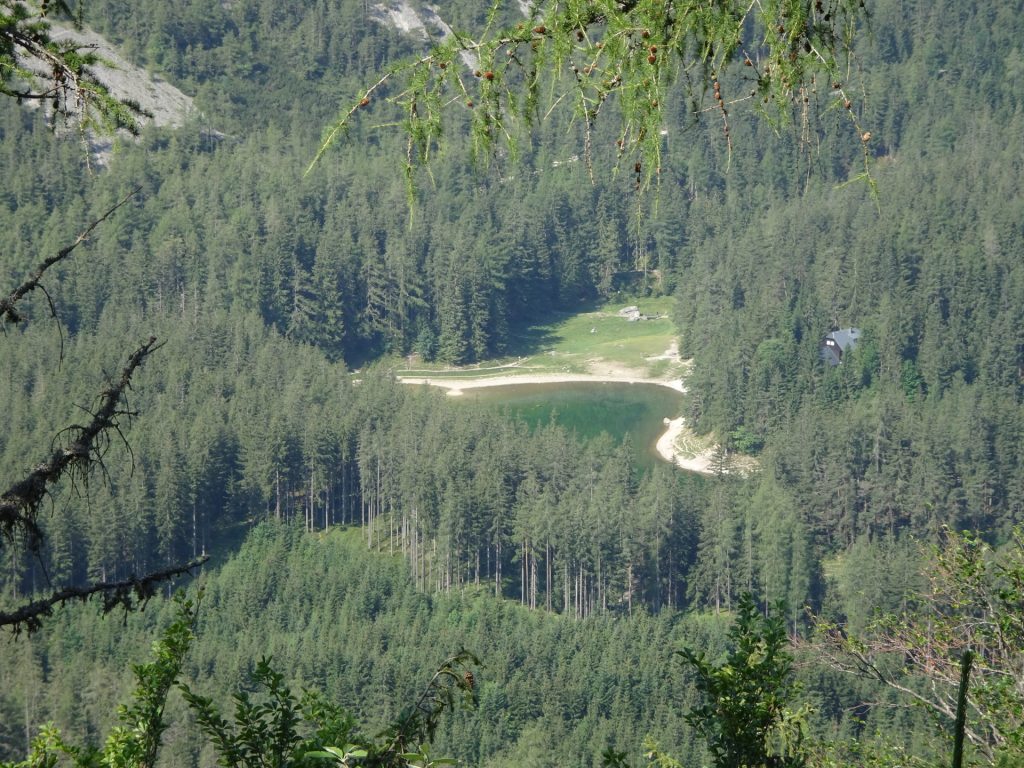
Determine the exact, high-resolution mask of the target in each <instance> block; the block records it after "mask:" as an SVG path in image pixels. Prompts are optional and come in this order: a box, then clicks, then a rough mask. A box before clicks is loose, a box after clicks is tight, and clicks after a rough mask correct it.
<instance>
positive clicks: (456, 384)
mask: <svg viewBox="0 0 1024 768" xmlns="http://www.w3.org/2000/svg"><path fill="white" fill-rule="evenodd" d="M398 380H399V381H400V382H402V383H403V384H428V385H430V386H432V387H441V388H442V389H446V390H448V395H449V396H452V397H457V396H459V395H461V394H462V393H463V392H464V391H465V390H467V389H479V388H480V387H506V386H509V385H510V384H571V383H573V382H577V381H584V382H585V381H593V382H607V383H612V384H654V385H656V386H659V387H668V388H669V389H674V390H675V391H676V392H685V391H686V388H685V387H684V386H683V380H682V379H673V380H669V381H666V380H665V379H645V378H642V377H634V376H629V375H628V374H621V373H616V374H610V373H609V374H600V373H524V374H505V375H499V376H481V377H480V378H459V379H454V378H449V377H443V376H399V377H398Z"/></svg>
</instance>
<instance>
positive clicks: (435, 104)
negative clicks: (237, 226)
mask: <svg viewBox="0 0 1024 768" xmlns="http://www.w3.org/2000/svg"><path fill="white" fill-rule="evenodd" d="M509 4H510V3H509V2H508V0H506V1H505V2H502V0H496V2H495V3H494V5H493V6H492V8H491V11H490V14H489V16H488V20H487V23H486V25H485V26H484V28H483V29H482V30H481V31H479V32H478V33H476V34H462V33H457V32H453V33H452V34H451V35H450V36H449V37H448V38H447V39H446V40H445V41H444V42H442V43H441V44H439V45H437V46H436V47H434V48H433V49H432V50H430V51H429V52H428V53H427V54H425V55H423V56H421V57H418V58H415V59H413V60H409V61H405V62H402V63H399V64H397V65H395V66H393V67H391V68H390V69H388V70H387V71H386V72H384V73H382V75H381V76H380V78H379V79H378V80H377V81H376V82H374V83H373V84H372V85H370V86H369V87H368V88H367V89H366V90H365V91H363V92H362V93H359V94H358V96H357V98H355V99H354V100H353V102H352V103H351V104H350V106H349V107H348V108H347V109H346V110H345V111H343V112H342V114H341V115H340V116H339V117H338V119H337V120H336V122H335V123H334V124H333V125H332V126H330V128H329V130H328V132H327V134H326V137H325V139H324V141H323V144H322V146H321V149H320V152H319V153H318V154H317V156H316V159H315V160H314V161H313V163H314V164H315V163H316V162H317V160H319V159H320V157H321V156H322V155H323V153H324V152H325V151H326V150H327V149H328V148H329V147H330V146H331V145H332V144H334V143H335V142H336V141H337V140H338V138H339V137H340V136H342V135H343V134H344V132H345V130H346V129H347V128H348V127H349V126H351V125H352V123H353V121H354V120H355V119H356V118H357V117H358V116H360V114H361V113H363V112H366V113H367V114H370V113H371V112H372V114H373V117H374V119H377V118H380V117H381V115H387V114H388V109H390V110H393V111H397V112H395V114H393V115H391V116H390V117H393V118H394V121H393V123H392V124H395V125H401V126H402V128H404V130H405V132H406V134H407V136H408V144H407V157H406V172H407V174H408V175H409V177H410V180H411V178H412V175H413V173H414V171H415V169H416V168H417V167H419V166H422V165H424V164H426V163H427V162H428V161H429V159H430V157H431V155H432V153H433V152H434V151H435V150H436V149H437V147H438V146H439V140H440V139H441V137H442V133H443V129H444V126H445V125H446V124H447V123H449V122H452V118H453V110H463V111H464V110H469V113H470V115H471V120H470V124H471V132H472V137H473V149H474V153H475V154H476V155H477V156H478V157H479V156H484V157H486V156H489V155H490V154H491V153H493V152H494V150H495V149H496V148H497V147H498V146H501V145H506V146H507V147H508V148H509V149H510V150H512V151H513V152H514V151H515V145H516V135H517V133H518V132H519V131H520V130H521V129H522V128H523V127H526V128H527V129H529V127H530V126H531V125H532V124H533V123H534V121H536V120H538V119H542V118H543V117H545V116H546V115H548V114H550V113H551V112H552V111H554V110H556V109H560V108H571V109H572V110H573V115H574V117H575V118H576V119H578V120H579V121H580V122H581V124H582V126H583V130H584V143H585V145H586V146H585V147H584V150H585V152H586V157H587V160H588V162H589V161H590V160H591V154H590V149H591V147H590V141H591V128H592V127H593V125H594V123H595V121H596V120H598V119H599V118H600V117H601V114H602V112H603V111H605V110H606V108H607V105H609V104H611V103H616V104H617V110H616V111H617V117H616V118H615V119H617V120H618V121H619V128H618V136H617V139H616V148H617V155H618V158H619V159H620V161H621V160H622V159H623V158H628V165H629V167H630V168H631V170H633V171H635V172H636V174H637V180H638V184H639V183H640V182H641V179H642V182H643V183H644V184H647V183H649V182H650V180H651V178H652V176H653V175H654V174H656V173H657V171H658V169H659V168H660V165H661V156H660V153H661V143H662V142H661V141H660V132H661V131H662V129H663V125H664V121H665V120H666V112H665V105H666V103H667V101H666V99H667V98H668V97H674V98H678V97H679V96H680V95H681V96H683V97H684V98H685V99H686V100H687V102H688V103H689V104H690V105H691V110H692V112H693V114H694V116H695V118H699V117H700V116H702V115H703V116H704V117H705V118H706V117H709V116H713V117H714V119H716V120H718V121H720V123H721V125H722V136H723V140H724V141H725V142H726V144H727V145H729V146H731V138H730V131H729V115H730V111H731V110H733V109H741V108H743V109H750V110H753V111H756V112H758V113H760V114H762V115H763V116H765V117H766V118H767V119H769V120H773V121H775V120H786V119H789V117H791V116H792V115H793V114H794V112H799V111H800V110H802V109H804V105H806V104H807V103H808V101H809V99H810V97H811V95H812V93H813V94H814V96H815V98H816V99H821V98H822V94H824V98H825V99H826V101H827V104H828V106H830V107H835V108H837V109H841V110H844V111H845V112H846V113H847V114H848V115H849V116H850V119H851V120H852V123H853V126H854V129H855V130H856V135H857V136H859V137H863V136H864V135H867V134H865V133H863V132H862V131H861V129H860V126H859V125H858V124H857V117H856V114H855V112H854V110H853V109H852V103H851V98H850V96H849V95H848V93H847V88H848V77H847V74H848V73H849V72H850V69H851V56H852V49H853V44H854V41H855V39H856V37H857V35H858V32H859V30H861V29H862V27H863V23H864V22H865V21H866V20H867V18H868V14H867V11H866V9H865V8H864V5H863V0H741V1H738V2H737V1H736V0H710V1H709V0H633V1H628V0H626V1H624V0H546V1H539V0H538V1H537V2H534V3H532V4H530V5H529V7H528V8H527V7H525V4H517V5H519V6H520V8H519V10H524V11H525V18H523V20H521V21H518V22H515V23H513V24H511V25H509V26H501V25H500V24H499V23H498V22H497V20H498V18H499V17H500V16H501V15H502V14H503V13H504V14H505V15H506V17H507V15H508V13H509V10H510V9H509V7H508V6H509ZM512 10H516V9H512ZM726 83H728V85H727V84H726ZM737 83H741V84H742V88H741V89H739V90H738V91H737V90H736V84H737ZM730 90H733V91H735V92H729V91H730ZM375 100H376V101H377V102H383V103H384V104H386V105H387V107H386V108H385V109H379V108H375V109H373V110H369V111H367V110H366V109H365V108H367V107H369V106H370V105H371V104H374V102H375ZM374 106H375V107H377V105H376V104H374ZM385 119H386V120H388V119H389V118H385ZM868 138H870V136H868ZM867 140H868V139H863V141H864V142H865V143H866V142H867ZM311 167H312V164H311ZM410 183H411V181H410Z"/></svg>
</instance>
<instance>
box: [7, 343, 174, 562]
mask: <svg viewBox="0 0 1024 768" xmlns="http://www.w3.org/2000/svg"><path fill="white" fill-rule="evenodd" d="M157 349H159V345H157V343H156V337H155V336H152V337H150V339H149V341H147V342H146V343H145V344H143V345H142V346H140V347H139V348H138V349H136V350H135V351H134V352H132V354H131V355H129V357H128V362H127V363H126V364H125V366H124V368H123V369H122V371H121V376H120V378H119V379H118V380H117V381H115V382H112V383H111V384H110V386H108V387H107V388H106V389H104V390H103V391H102V392H101V393H100V398H99V399H100V403H99V407H98V408H97V409H96V411H95V413H93V414H92V418H91V420H90V421H89V422H88V423H87V424H85V425H84V426H82V425H74V426H71V427H68V428H67V430H66V431H67V432H68V434H69V437H68V439H67V441H66V443H65V444H64V445H61V446H58V447H57V448H55V449H54V450H53V452H52V453H51V454H50V458H49V459H47V460H46V461H45V462H43V463H42V464H40V465H38V466H37V467H36V468H35V469H33V470H32V471H31V472H30V473H29V474H28V476H27V477H25V478H23V479H22V480H19V481H18V482H16V483H14V484H13V485H12V486H11V487H10V488H8V489H7V491H5V492H4V493H3V495H0V533H2V534H3V535H4V536H5V537H6V538H7V539H8V540H14V538H15V537H16V536H19V535H20V536H22V537H23V539H24V541H25V543H26V544H27V546H28V547H29V549H30V550H38V548H39V547H40V545H41V544H42V539H43V535H42V531H41V530H40V529H39V526H38V525H37V524H36V516H37V514H38V512H39V508H40V506H41V504H42V502H43V499H44V498H45V497H46V494H47V490H48V488H49V487H50V486H51V485H53V484H54V483H56V482H57V481H58V480H59V479H60V478H61V477H62V476H63V475H64V474H65V473H69V472H70V473H71V474H72V476H74V474H76V473H78V474H81V475H83V476H84V475H85V474H86V473H87V472H88V470H89V468H90V467H91V466H92V465H93V464H94V463H95V462H99V461H101V460H102V454H103V448H104V447H105V445H106V440H105V438H107V433H108V432H109V431H111V430H114V431H118V429H119V426H118V425H119V418H120V417H122V416H125V415H130V413H129V412H128V411H125V410H123V409H122V408H121V403H122V400H123V399H124V398H125V396H126V393H127V391H128V389H129V388H130V387H131V379H132V376H133V375H134V373H135V371H136V369H137V368H138V367H139V366H141V365H142V363H143V362H144V361H145V360H146V358H147V357H149V355H150V354H152V353H153V352H154V351H156V350H157Z"/></svg>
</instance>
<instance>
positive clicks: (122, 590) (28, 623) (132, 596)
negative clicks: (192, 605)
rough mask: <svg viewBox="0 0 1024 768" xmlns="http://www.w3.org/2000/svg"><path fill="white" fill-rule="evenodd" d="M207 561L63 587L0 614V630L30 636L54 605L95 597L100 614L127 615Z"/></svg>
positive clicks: (197, 561) (207, 557)
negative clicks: (119, 612) (123, 612)
mask: <svg viewBox="0 0 1024 768" xmlns="http://www.w3.org/2000/svg"><path fill="white" fill-rule="evenodd" d="M208 559H209V556H208V555H203V556H202V557H197V558H196V559H194V560H190V561H189V562H187V563H185V564H183V565H175V566H171V567H170V568H165V569H164V570H162V571H154V572H152V573H148V574H146V575H144V576H134V575H133V576H130V577H128V578H127V579H124V580H122V581H101V582H96V583H93V584H88V585H86V586H83V587H65V588H64V589H60V590H58V591H56V592H54V593H53V594H51V595H49V596H48V597H45V598H43V599H42V600H36V601H35V602H31V603H28V604H26V605H23V606H21V607H20V608H18V609H17V610H14V611H11V612H10V613H0V627H11V629H12V631H13V632H14V634H15V635H17V634H18V633H19V632H21V631H22V629H25V630H27V631H28V632H29V633H30V634H31V633H32V632H34V631H35V630H37V629H39V628H40V627H41V626H42V619H43V617H44V616H49V615H50V614H51V613H53V607H54V606H55V605H63V604H64V603H67V602H69V601H71V600H79V601H82V602H85V601H86V600H88V599H89V598H91V597H94V596H95V595H102V596H103V612H104V613H109V612H110V611H112V610H114V608H117V607H118V606H122V607H123V608H124V609H125V610H126V611H127V610H130V609H131V608H133V607H134V606H136V605H139V604H142V605H145V603H146V601H147V600H149V598H151V597H152V596H153V595H154V594H156V586H157V585H158V584H161V583H163V582H165V581H170V580H171V579H173V578H175V577H177V576H182V575H184V574H191V572H192V570H193V569H195V568H198V567H199V566H200V565H202V564H203V563H205V562H206V561H207V560H208Z"/></svg>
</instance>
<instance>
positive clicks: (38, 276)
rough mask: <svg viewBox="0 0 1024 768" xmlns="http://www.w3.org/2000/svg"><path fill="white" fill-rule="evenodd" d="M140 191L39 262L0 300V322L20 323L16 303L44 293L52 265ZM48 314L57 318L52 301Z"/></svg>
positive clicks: (134, 191) (110, 209) (126, 196)
mask: <svg viewBox="0 0 1024 768" xmlns="http://www.w3.org/2000/svg"><path fill="white" fill-rule="evenodd" d="M140 189H141V187H136V188H135V189H133V190H132V191H131V192H129V193H128V194H127V195H125V196H124V197H123V198H121V200H119V201H118V202H117V203H115V204H114V205H113V206H112V207H111V208H109V209H107V211H106V212H105V213H104V214H103V215H102V216H100V217H99V218H98V219H96V220H95V221H93V222H92V223H91V224H89V226H87V227H86V228H85V229H83V230H82V231H81V232H80V233H79V235H78V237H76V238H75V241H74V242H73V243H71V245H68V246H65V247H64V248H61V249H60V250H59V251H57V253H56V254H54V255H53V256H50V257H48V258H46V259H44V260H43V261H42V262H40V264H39V266H37V267H36V268H35V269H34V270H33V271H32V273H31V274H30V275H29V276H28V279H27V280H25V282H24V283H22V284H21V285H19V286H18V287H17V288H15V289H14V290H13V291H11V293H10V295H9V296H7V297H6V298H2V299H0V321H8V320H9V321H10V322H12V323H20V322H22V321H23V320H24V318H23V317H22V316H21V315H20V314H19V313H18V310H17V304H18V302H19V301H21V299H23V298H24V297H25V296H26V295H27V294H29V293H31V292H32V291H34V290H36V288H39V289H41V290H43V292H44V293H45V289H43V287H42V283H41V280H42V279H43V275H44V274H45V273H46V271H47V270H48V269H49V268H50V267H52V266H53V265H54V264H57V263H59V262H61V261H63V260H64V259H66V258H67V257H68V256H70V255H71V252H72V251H74V250H75V248H77V247H78V246H79V245H81V244H82V243H84V242H85V241H86V240H88V239H89V235H91V234H92V231H93V230H94V229H96V227H98V226H99V225H100V224H102V223H103V222H104V221H106V220H107V219H109V218H110V217H111V216H112V215H113V213H114V211H116V210H117V209H118V208H120V207H121V206H122V205H124V204H125V203H127V202H128V201H129V200H131V199H132V198H133V197H135V195H137V194H138V193H139V190H140ZM47 299H49V295H47ZM50 312H51V313H52V314H53V316H54V317H56V316H57V313H56V312H55V311H54V306H53V302H52V301H51V302H50Z"/></svg>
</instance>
